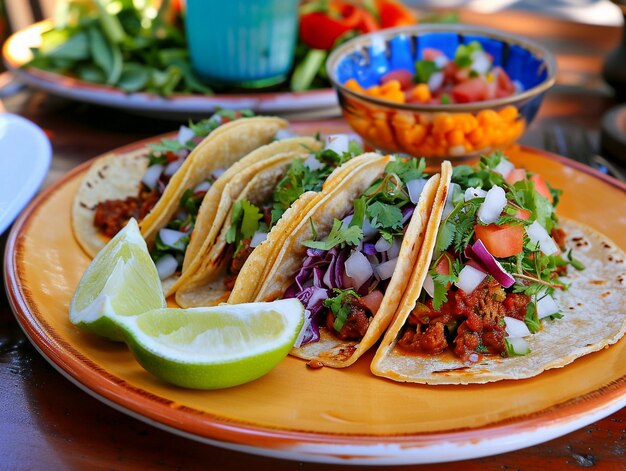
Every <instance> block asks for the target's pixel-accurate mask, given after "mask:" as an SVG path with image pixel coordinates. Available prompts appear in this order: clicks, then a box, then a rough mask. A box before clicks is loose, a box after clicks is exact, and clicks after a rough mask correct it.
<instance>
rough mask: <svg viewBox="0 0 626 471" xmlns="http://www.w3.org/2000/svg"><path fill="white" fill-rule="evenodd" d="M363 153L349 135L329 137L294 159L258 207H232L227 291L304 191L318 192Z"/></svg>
mask: <svg viewBox="0 0 626 471" xmlns="http://www.w3.org/2000/svg"><path fill="white" fill-rule="evenodd" d="M362 152H363V150H362V149H361V146H360V145H359V144H358V143H357V142H356V141H351V140H350V139H349V138H348V136H345V135H332V136H328V137H327V138H326V145H325V147H324V149H322V150H321V151H319V152H316V153H312V154H311V155H310V156H309V157H308V158H307V159H305V160H301V159H294V160H293V162H292V163H291V164H290V166H289V168H288V169H287V171H286V172H285V175H284V176H283V177H282V178H281V179H280V181H279V182H278V184H277V185H276V188H275V189H274V191H273V193H272V195H271V196H270V197H269V198H268V200H267V201H265V202H264V203H263V204H262V205H261V207H257V206H256V205H255V204H253V203H251V202H249V201H246V200H238V201H237V202H236V203H235V204H234V206H233V211H232V217H231V225H230V228H229V230H228V232H227V233H226V242H227V243H228V244H229V245H230V249H229V250H230V255H229V256H230V257H231V261H230V263H229V266H228V269H227V276H226V278H225V280H224V285H225V286H226V288H227V289H232V287H233V286H234V283H235V280H236V279H237V275H238V274H239V271H240V270H241V267H242V266H243V263H244V262H245V261H246V259H247V258H248V256H249V255H250V253H251V252H252V249H253V248H254V247H256V246H257V245H259V244H260V243H261V242H262V241H263V240H265V237H266V236H267V233H268V232H269V231H270V230H271V228H272V227H274V225H275V224H276V223H277V222H278V220H279V219H280V218H281V217H282V215H283V213H284V212H285V211H286V210H287V209H288V208H289V207H290V206H291V205H292V204H293V203H294V202H295V201H296V200H297V199H298V198H299V197H300V195H302V194H303V193H305V192H307V191H316V192H318V191H321V189H322V185H323V183H324V181H326V178H327V177H328V176H329V175H330V174H331V173H332V171H333V170H334V169H335V168H337V167H339V166H341V165H342V164H343V163H344V162H346V161H348V160H350V159H351V158H352V157H354V156H356V155H359V154H361V153H362Z"/></svg>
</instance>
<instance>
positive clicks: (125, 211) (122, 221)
mask: <svg viewBox="0 0 626 471" xmlns="http://www.w3.org/2000/svg"><path fill="white" fill-rule="evenodd" d="M159 198H160V194H159V193H157V192H156V191H150V190H146V191H142V192H140V193H139V195H138V196H129V197H128V198H126V199H118V200H105V201H102V202H100V203H98V205H97V206H96V211H95V213H94V219H93V223H94V226H96V227H97V228H98V230H99V231H100V232H102V234H104V235H106V236H107V237H113V236H114V235H115V234H117V233H118V232H119V231H121V230H122V228H123V227H124V226H125V225H126V223H127V222H128V221H129V219H130V218H135V219H138V220H140V221H141V220H142V219H143V218H144V217H145V216H146V214H148V213H149V212H150V211H151V210H152V208H154V206H155V205H156V204H157V202H158V201H159Z"/></svg>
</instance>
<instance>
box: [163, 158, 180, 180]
mask: <svg viewBox="0 0 626 471" xmlns="http://www.w3.org/2000/svg"><path fill="white" fill-rule="evenodd" d="M183 162H184V160H183V159H176V160H174V161H172V162H170V163H169V164H167V165H166V166H165V168H164V169H163V175H165V176H166V177H171V176H172V175H174V174H175V173H176V172H177V171H178V169H179V168H180V166H181V165H182V164H183Z"/></svg>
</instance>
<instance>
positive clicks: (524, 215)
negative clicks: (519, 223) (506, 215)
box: [513, 209, 530, 221]
mask: <svg viewBox="0 0 626 471" xmlns="http://www.w3.org/2000/svg"><path fill="white" fill-rule="evenodd" d="M513 217H516V218H517V219H523V220H524V221H528V219H530V211H528V210H527V209H518V210H517V212H516V213H515V214H514V215H513Z"/></svg>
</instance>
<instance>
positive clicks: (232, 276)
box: [224, 239, 254, 290]
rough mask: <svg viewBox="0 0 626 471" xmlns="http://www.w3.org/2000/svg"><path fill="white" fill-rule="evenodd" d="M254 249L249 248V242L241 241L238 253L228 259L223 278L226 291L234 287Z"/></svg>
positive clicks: (247, 240) (246, 240)
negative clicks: (226, 271)
mask: <svg viewBox="0 0 626 471" xmlns="http://www.w3.org/2000/svg"><path fill="white" fill-rule="evenodd" d="M253 250H254V248H252V247H250V240H249V239H245V240H242V241H241V248H240V249H239V252H237V253H236V254H235V255H233V256H232V257H231V259H230V265H229V267H228V274H227V275H226V277H224V286H225V287H226V289H228V290H232V289H233V288H234V287H235V281H237V275H239V272H240V271H241V269H242V268H243V265H244V263H246V260H248V257H249V256H250V254H251V253H252V251H253Z"/></svg>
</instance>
